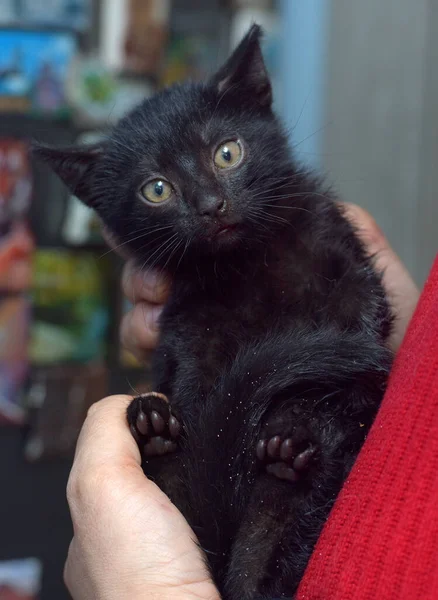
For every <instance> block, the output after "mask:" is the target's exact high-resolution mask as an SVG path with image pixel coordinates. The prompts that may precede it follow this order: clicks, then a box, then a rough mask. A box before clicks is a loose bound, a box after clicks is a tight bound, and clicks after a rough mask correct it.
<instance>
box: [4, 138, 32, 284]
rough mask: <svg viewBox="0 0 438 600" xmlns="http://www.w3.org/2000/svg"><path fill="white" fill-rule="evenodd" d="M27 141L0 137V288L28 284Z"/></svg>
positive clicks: (28, 186)
mask: <svg viewBox="0 0 438 600" xmlns="http://www.w3.org/2000/svg"><path fill="white" fill-rule="evenodd" d="M27 149H28V147H27V144H26V143H25V142H23V141H21V140H14V139H0V290H1V291H9V292H19V291H24V290H26V289H27V288H28V287H29V285H30V278H31V267H30V262H31V256H32V252H33V238H32V235H31V233H30V231H29V228H28V225H27V220H26V217H27V212H28V209H29V205H30V200H31V193H32V180H31V171H30V165H29V159H28V152H27Z"/></svg>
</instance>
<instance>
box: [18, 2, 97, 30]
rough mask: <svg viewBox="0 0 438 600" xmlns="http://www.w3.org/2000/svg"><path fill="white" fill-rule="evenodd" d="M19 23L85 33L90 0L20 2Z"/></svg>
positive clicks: (89, 22)
mask: <svg viewBox="0 0 438 600" xmlns="http://www.w3.org/2000/svg"><path fill="white" fill-rule="evenodd" d="M20 6H21V10H20V11H19V18H20V21H21V22H24V23H26V24H27V23H28V24H35V25H38V26H41V25H43V26H45V25H49V26H53V27H65V28H69V29H75V30H76V31H86V30H87V29H89V28H90V24H91V0H44V1H43V2H42V1H41V0H20Z"/></svg>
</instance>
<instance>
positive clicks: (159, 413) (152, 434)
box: [128, 392, 181, 458]
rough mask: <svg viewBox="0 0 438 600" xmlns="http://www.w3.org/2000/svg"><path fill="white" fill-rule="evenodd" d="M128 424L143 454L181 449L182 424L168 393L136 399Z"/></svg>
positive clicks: (146, 395)
mask: <svg viewBox="0 0 438 600" xmlns="http://www.w3.org/2000/svg"><path fill="white" fill-rule="evenodd" d="M128 423H129V426H130V429H131V433H132V435H133V436H134V438H135V440H136V442H137V443H138V445H139V448H140V451H141V452H142V454H143V456H145V457H147V458H149V457H152V456H162V455H163V454H168V453H169V452H174V451H175V450H176V449H177V440H178V437H179V434H180V432H181V423H180V421H179V420H178V419H177V418H176V417H175V415H173V414H172V411H171V408H170V405H169V401H168V399H167V397H166V396H165V395H164V394H159V393H158V392H150V393H149V394H143V395H142V396H138V397H137V398H134V400H133V401H132V402H131V404H130V405H129V407H128Z"/></svg>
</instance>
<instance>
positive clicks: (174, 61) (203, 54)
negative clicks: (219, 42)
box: [161, 34, 217, 86]
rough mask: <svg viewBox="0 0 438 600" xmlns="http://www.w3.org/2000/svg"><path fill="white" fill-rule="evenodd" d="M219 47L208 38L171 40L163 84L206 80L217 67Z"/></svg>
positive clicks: (195, 37)
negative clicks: (184, 80)
mask: <svg viewBox="0 0 438 600" xmlns="http://www.w3.org/2000/svg"><path fill="white" fill-rule="evenodd" d="M216 56H217V47H216V46H215V45H214V44H213V43H212V40H211V39H209V38H208V37H207V36H202V35H177V34H174V35H172V36H171V38H170V43H169V47H168V49H167V53H166V60H165V66H164V70H163V74H162V77H161V84H162V85H164V86H166V85H171V84H172V83H175V82H176V81H181V80H183V79H194V80H200V79H204V78H205V77H206V76H207V75H208V74H209V73H211V72H212V71H213V69H214V67H215V62H216Z"/></svg>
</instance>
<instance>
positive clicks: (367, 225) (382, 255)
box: [343, 204, 420, 352]
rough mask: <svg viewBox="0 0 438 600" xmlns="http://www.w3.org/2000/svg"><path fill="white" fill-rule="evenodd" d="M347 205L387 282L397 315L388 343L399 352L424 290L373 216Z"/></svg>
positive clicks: (352, 219) (387, 290) (353, 220)
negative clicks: (411, 274) (414, 279)
mask: <svg viewBox="0 0 438 600" xmlns="http://www.w3.org/2000/svg"><path fill="white" fill-rule="evenodd" d="M343 206H344V210H345V213H344V214H345V216H346V217H347V219H348V220H349V221H350V223H352V225H353V226H354V227H355V228H356V231H357V233H358V235H359V237H360V238H361V240H362V242H363V243H364V244H365V248H366V249H367V252H368V254H369V255H370V256H372V257H373V258H374V266H375V268H376V270H377V271H378V272H380V273H382V281H383V285H384V287H385V291H386V294H387V297H388V301H389V303H390V305H391V308H392V312H393V314H394V326H393V329H392V333H391V336H390V338H389V341H388V345H389V347H390V348H391V350H393V351H394V352H397V350H398V349H399V348H400V345H401V343H402V341H403V338H404V335H405V333H406V329H407V328H408V325H409V321H410V320H411V317H412V315H413V314H414V310H415V307H416V306H417V302H418V298H419V297H420V292H419V290H418V288H417V286H416V285H415V283H414V281H413V279H412V277H411V276H410V275H409V273H408V271H407V269H406V267H405V266H404V264H403V263H402V262H401V260H400V259H399V257H398V256H397V254H396V253H395V252H394V250H393V249H392V248H391V246H390V245H389V242H388V240H387V239H386V237H385V236H384V234H383V232H382V230H381V229H380V227H379V226H378V225H377V223H376V221H375V220H374V219H373V217H372V216H371V215H370V214H369V213H367V212H366V211H365V210H364V209H363V208H361V207H360V206H356V205H355V204H345V205H343Z"/></svg>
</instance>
